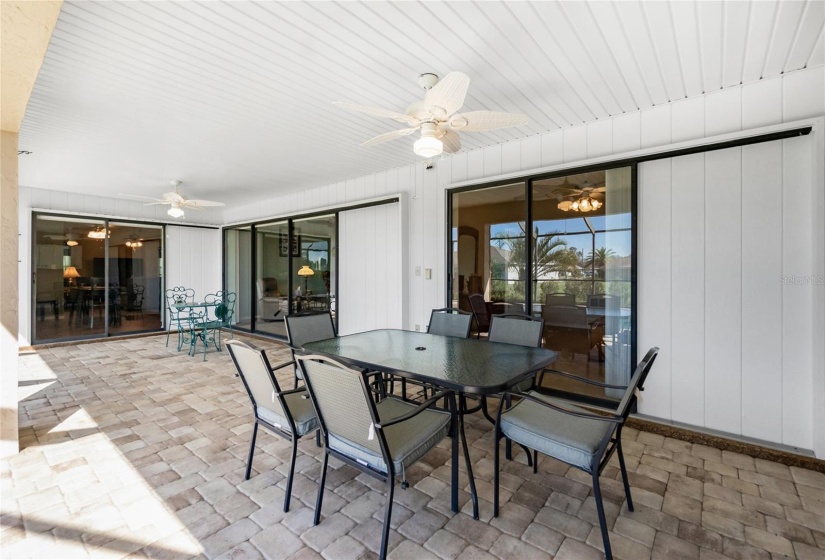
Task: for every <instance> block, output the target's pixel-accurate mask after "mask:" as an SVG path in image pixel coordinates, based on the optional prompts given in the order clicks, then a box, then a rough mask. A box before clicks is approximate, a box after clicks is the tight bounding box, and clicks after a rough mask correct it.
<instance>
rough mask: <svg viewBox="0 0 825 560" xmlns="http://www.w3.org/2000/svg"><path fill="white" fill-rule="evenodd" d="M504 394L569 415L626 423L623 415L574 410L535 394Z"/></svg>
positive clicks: (508, 392) (504, 393)
mask: <svg viewBox="0 0 825 560" xmlns="http://www.w3.org/2000/svg"><path fill="white" fill-rule="evenodd" d="M502 395H511V396H513V397H518V398H520V399H525V400H528V401H532V402H534V403H536V404H539V405H541V406H545V407H547V408H552V409H553V410H555V411H558V412H561V413H564V414H567V415H569V416H575V417H577V418H587V419H588V420H600V421H602V422H612V423H613V424H622V423H624V418H622V417H621V416H617V415H615V414H606V415H601V414H588V413H586V412H576V411H574V410H567V409H566V408H563V407H561V406H556V405H554V404H553V403H549V402H547V401H545V400H542V399H539V398H537V397H534V396H533V395H528V394H527V393H519V392H517V391H504V392H503V393H502ZM500 414H501V413H499V416H500Z"/></svg>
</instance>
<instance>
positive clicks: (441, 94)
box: [333, 72, 527, 158]
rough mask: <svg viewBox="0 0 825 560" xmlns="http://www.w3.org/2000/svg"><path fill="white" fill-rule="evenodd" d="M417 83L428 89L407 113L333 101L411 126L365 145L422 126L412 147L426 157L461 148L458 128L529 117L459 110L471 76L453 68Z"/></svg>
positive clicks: (491, 127) (477, 129) (489, 126)
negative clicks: (446, 72)
mask: <svg viewBox="0 0 825 560" xmlns="http://www.w3.org/2000/svg"><path fill="white" fill-rule="evenodd" d="M418 84H419V85H420V86H421V87H423V88H424V90H425V91H426V92H427V93H426V94H425V95H424V99H423V100H419V101H415V102H413V103H412V105H410V106H409V107H407V110H406V111H405V112H404V113H398V112H396V111H390V110H387V109H381V108H377V107H367V106H364V105H356V104H354V103H343V102H340V101H339V102H335V103H333V105H335V106H336V107H339V108H341V109H346V110H348V111H357V112H359V113H366V114H368V115H373V116H376V117H386V118H390V119H394V120H396V121H398V122H400V123H403V124H406V125H407V127H408V128H402V129H399V130H393V131H392V132H387V133H385V134H381V135H379V136H376V137H375V138H373V139H371V140H367V141H366V142H364V143H363V144H361V146H362V147H364V148H368V147H370V146H375V145H376V144H380V143H382V142H388V141H390V140H395V139H396V138H401V137H402V136H408V135H410V134H413V133H414V132H418V131H419V130H420V131H421V138H419V139H418V140H416V141H415V144H414V146H413V151H415V153H416V154H418V155H419V156H421V157H426V158H430V157H435V156H437V155H439V154H440V153H441V152H442V151H446V152H457V151H458V150H460V149H461V138H460V137H459V135H458V134H457V132H484V131H487V130H495V129H498V128H509V127H512V126H522V125H524V124H527V117H526V116H525V115H522V114H519V113H500V112H497V111H470V112H469V113H462V114H458V113H457V111H458V110H459V109H461V106H462V105H464V98H465V96H466V95H467V88H468V87H469V85H470V77H469V76H467V75H466V74H464V73H462V72H450V73H449V74H447V75H446V76H444V78H443V79H441V80H440V81H439V79H438V76H436V75H435V74H431V73H427V74H421V75H420V76H419V77H418Z"/></svg>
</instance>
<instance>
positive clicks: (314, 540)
mask: <svg viewBox="0 0 825 560" xmlns="http://www.w3.org/2000/svg"><path fill="white" fill-rule="evenodd" d="M255 342H256V343H259V341H255ZM263 345H264V346H266V347H268V348H271V350H272V353H271V357H272V361H273V363H276V362H278V361H279V359H280V358H285V357H287V354H286V352H285V351H284V350H283V347H279V346H278V345H276V344H275V343H267V342H265V343H263ZM21 365H22V367H21V374H20V396H21V401H22V402H21V406H20V423H21V444H22V447H23V450H22V452H21V453H20V454H19V455H17V456H14V457H13V458H10V459H8V460H4V461H3V462H2V469H1V470H0V474H1V475H2V478H0V481H1V482H2V486H1V487H0V491H1V492H2V516H0V527H2V530H1V532H0V547H2V548H0V556H2V557H3V558H61V559H62V558H75V557H78V558H85V557H93V558H108V557H112V558H120V557H152V558H189V557H206V558H258V557H266V558H296V559H297V558H302V559H308V558H318V557H323V558H327V559H332V558H341V559H347V558H362V557H363V558H373V557H375V556H376V553H375V551H376V550H377V547H378V539H379V534H380V524H381V521H380V519H381V513H382V506H383V503H384V502H383V495H382V493H381V491H380V486H379V485H378V483H377V481H375V480H374V479H371V478H369V477H367V476H365V475H362V474H359V473H358V472H357V471H355V470H354V469H352V468H350V467H348V466H346V465H343V464H341V463H340V462H336V461H332V462H331V465H332V466H333V470H331V471H330V473H329V475H328V477H327V485H328V486H327V493H326V495H325V499H324V508H323V521H322V523H321V524H320V525H319V526H318V527H313V526H312V514H313V504H314V500H315V492H316V489H317V485H316V482H315V481H316V480H317V478H318V475H319V471H320V463H319V460H318V459H319V457H320V453H321V450H320V449H319V448H317V447H315V443H314V441H313V440H311V439H308V440H307V441H306V442H304V443H302V444H301V446H300V451H301V452H300V454H299V458H298V462H297V471H298V474H297V475H296V480H295V486H294V498H293V502H292V509H291V511H290V512H289V513H288V514H284V513H283V512H282V511H281V505H282V498H283V492H284V491H283V487H284V484H285V477H284V473H285V467H286V465H287V464H288V463H286V461H287V460H288V457H289V448H288V446H287V445H286V444H285V443H284V442H283V441H281V440H279V439H278V438H276V437H274V436H271V435H269V434H266V433H262V434H261V435H260V436H259V439H258V450H257V453H256V456H255V462H254V465H255V469H254V471H253V477H252V478H251V479H250V480H249V481H246V482H245V481H244V480H243V472H244V461H245V456H246V453H247V449H248V447H247V446H248V442H249V436H250V428H251V423H250V410H249V408H250V407H249V402H248V400H247V397H246V395H245V393H243V392H242V387H241V384H240V382H239V380H238V379H237V378H235V377H233V368H232V365H231V363H230V361H229V358H228V356H227V355H226V353H222V354H218V353H215V352H212V353H210V354H209V355H208V360H207V361H206V362H202V361H201V359H200V357H198V358H190V357H187V356H186V355H185V353H177V352H176V351H175V349H174V344H173V345H172V347H170V348H167V347H166V346H165V345H164V337H147V338H138V339H131V340H122V341H105V342H97V343H93V344H83V345H74V346H64V347H57V348H46V349H41V350H38V351H37V352H35V353H29V354H26V355H24V356H22V364H21ZM653 375H655V370H654V372H653ZM467 436H468V439H469V440H470V441H471V445H472V456H473V460H474V468H475V472H476V475H477V477H478V486H479V491H480V495H481V498H482V501H481V517H482V520H481V521H474V520H473V519H472V518H471V517H470V515H468V514H467V511H468V508H469V504H468V497H469V496H468V494H467V493H466V492H462V493H461V500H462V504H463V505H464V507H463V511H462V513H459V514H453V513H451V512H450V511H449V488H448V486H447V481H448V480H449V467H448V466H447V462H448V460H449V452H448V446H449V443H448V442H447V441H445V442H443V443H442V447H441V448H437V449H435V450H433V451H432V452H431V453H430V454H428V455H427V456H426V457H425V458H424V459H423V460H422V461H421V462H420V463H418V465H417V466H415V467H414V468H413V469H410V470H409V471H408V479H409V482H410V484H411V487H410V488H409V489H408V490H401V489H400V488H398V489H397V490H396V493H395V495H396V504H395V506H394V510H393V521H392V526H393V531H392V538H391V544H390V547H391V552H390V555H389V556H390V558H396V559H403V558H411V559H412V558H415V559H425V558H450V559H452V558H460V559H462V560H464V559H471V558H476V559H487V558H489V559H495V558H501V559H516V558H551V557H555V558H556V559H559V560H561V559H566V560H569V559H583V560H587V559H591V558H594V559H595V558H600V557H602V556H603V555H602V553H601V552H600V550H599V548H600V547H601V538H600V534H599V530H598V525H597V521H596V513H595V504H594V501H593V497H592V495H591V491H590V487H589V484H588V483H589V480H588V477H587V476H585V475H583V474H582V473H580V472H578V471H575V470H570V469H567V468H566V467H565V466H564V465H562V464H560V463H558V462H555V461H552V460H549V459H547V458H544V459H542V460H541V464H540V469H539V474H536V475H534V474H532V472H531V469H529V468H528V467H527V466H526V465H525V464H524V463H523V459H524V458H523V455H519V456H517V458H516V459H517V460H516V461H513V462H509V463H507V464H506V465H505V467H504V472H503V475H502V483H503V488H504V490H503V492H502V498H503V500H504V502H505V505H504V507H503V509H502V515H501V516H500V517H499V518H497V519H491V512H492V507H491V504H490V502H489V501H488V499H489V498H491V496H492V486H491V484H490V481H491V480H492V475H493V473H492V449H491V430H490V426H489V425H488V424H487V423H486V421H485V420H483V419H481V418H479V417H473V418H471V419H470V420H469V425H468V430H467ZM624 442H625V443H624V446H625V450H626V454H627V456H628V463H629V469H630V471H631V475H630V477H631V484H632V487H633V496H634V501H635V502H636V504H637V506H636V511H635V512H633V513H630V512H628V511H627V509H626V507H624V506H623V501H624V496H623V493H622V486H621V482H620V475H619V472H618V469H617V468H616V467H615V466H609V467H608V468H607V470H606V472H605V475H604V476H603V483H602V487H603V492H604V494H605V495H606V497H607V500H608V502H607V504H606V509H607V516H608V518H609V523H610V526H611V542H612V544H613V548H614V554H615V556H616V557H617V558H624V559H627V560H639V559H642V560H644V559H648V558H654V559H668V560H671V559H678V558H699V559H703V560H714V559H719V558H735V559H745V558H748V559H751V558H754V559H766V560H767V559H771V558H783V557H787V558H798V559H800V560H809V559H818V560H822V559H825V474H822V473H819V472H814V471H809V470H804V469H797V468H788V467H786V466H784V465H780V464H777V463H771V462H767V461H761V460H758V459H757V460H754V459H753V458H751V457H748V456H745V455H738V454H735V453H729V452H723V451H720V450H718V449H714V448H711V447H705V446H701V445H691V444H689V443H685V442H683V441H679V440H672V439H666V438H664V437H662V436H658V435H654V434H650V433H646V432H637V431H634V430H626V432H625V437H624ZM465 482H466V480H465Z"/></svg>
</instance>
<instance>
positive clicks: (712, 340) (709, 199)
mask: <svg viewBox="0 0 825 560" xmlns="http://www.w3.org/2000/svg"><path fill="white" fill-rule="evenodd" d="M704 222H705V239H706V242H705V263H704V264H705V278H704V287H705V306H704V307H705V340H704V348H705V352H704V360H705V368H704V369H705V398H704V401H705V424H704V425H705V426H706V427H708V428H712V429H715V430H721V431H725V432H730V433H734V434H738V433H741V430H742V390H741V387H742V350H741V348H742V149H741V148H731V149H729V150H720V151H717V152H710V153H708V154H706V155H705V208H704ZM720 342H721V343H720Z"/></svg>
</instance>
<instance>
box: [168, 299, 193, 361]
mask: <svg viewBox="0 0 825 560" xmlns="http://www.w3.org/2000/svg"><path fill="white" fill-rule="evenodd" d="M192 301H195V290H193V289H192V288H184V287H183V286H175V287H174V288H169V289H168V290H166V311H167V312H168V313H169V321H168V322H167V324H166V346H169V335H170V334H171V333H172V323H175V324H176V325H177V327H178V352H180V349H181V348H182V347H183V345H184V344H185V343H187V342H188V340H186V339H185V336H186V333H187V332H188V330H187V329H185V328H184V327H185V326H188V321H187V317H188V316H189V309H188V308H184V309H181V308H178V307H175V304H181V303H186V302H192Z"/></svg>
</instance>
